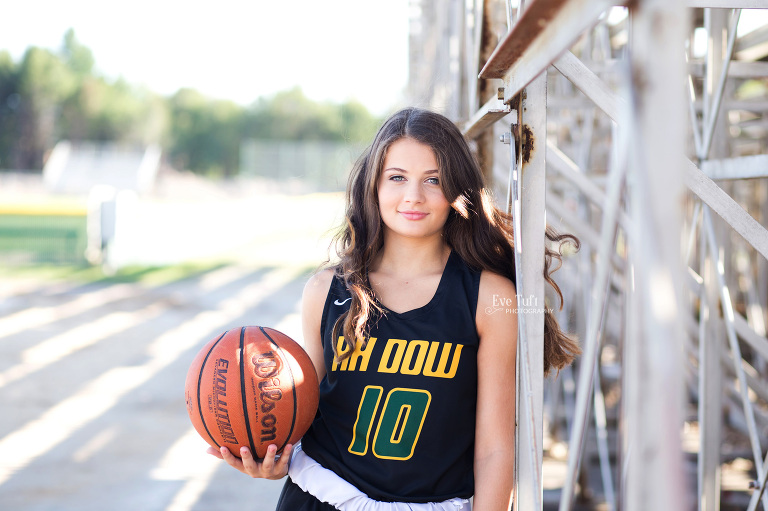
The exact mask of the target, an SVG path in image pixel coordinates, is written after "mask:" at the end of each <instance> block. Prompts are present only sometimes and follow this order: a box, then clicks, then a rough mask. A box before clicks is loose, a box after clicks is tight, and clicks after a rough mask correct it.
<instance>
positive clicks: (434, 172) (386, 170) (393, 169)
mask: <svg viewBox="0 0 768 511" xmlns="http://www.w3.org/2000/svg"><path fill="white" fill-rule="evenodd" d="M390 170H392V171H396V172H402V173H404V174H407V173H408V171H407V170H405V169H401V168H400V167H390V168H388V169H384V172H389V171H390ZM424 173H425V174H437V173H438V170H437V169H432V170H427V171H426V172H424Z"/></svg>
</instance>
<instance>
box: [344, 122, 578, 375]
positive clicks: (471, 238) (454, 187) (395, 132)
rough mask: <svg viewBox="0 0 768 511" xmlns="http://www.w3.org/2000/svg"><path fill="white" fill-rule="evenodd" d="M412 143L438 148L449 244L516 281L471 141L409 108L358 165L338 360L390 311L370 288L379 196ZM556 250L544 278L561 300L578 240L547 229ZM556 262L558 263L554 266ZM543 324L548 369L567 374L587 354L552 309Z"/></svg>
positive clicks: (504, 228) (507, 226)
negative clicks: (561, 275) (399, 144)
mask: <svg viewBox="0 0 768 511" xmlns="http://www.w3.org/2000/svg"><path fill="white" fill-rule="evenodd" d="M405 137H408V138H412V139H414V140H416V141H418V142H421V143H423V144H426V145H428V146H429V147H431V148H432V150H433V151H434V153H435V158H436V159H437V163H438V168H439V170H440V186H441V188H442V191H443V194H444V195H445V198H446V199H447V200H448V202H449V203H450V204H451V206H452V207H451V210H450V212H449V214H448V219H447V221H446V223H445V226H444V228H443V239H444V240H445V242H446V243H447V244H448V246H450V247H451V248H452V249H453V250H455V251H456V252H457V253H458V255H459V256H461V258H462V259H463V260H464V261H465V262H466V263H467V264H468V265H469V266H470V267H472V268H475V269H478V270H489V271H492V272H495V273H498V274H500V275H503V276H505V277H507V278H508V279H510V280H511V281H512V282H515V264H514V262H515V259H514V258H515V252H514V243H513V231H512V226H513V224H512V218H511V217H510V215H507V214H506V213H505V212H503V211H502V210H500V209H499V208H497V207H496V206H495V205H494V204H493V201H492V199H491V196H490V194H489V192H488V190H487V189H486V187H485V185H484V183H483V175H482V172H481V171H480V166H479V165H478V163H477V160H476V159H475V157H474V156H473V154H472V152H471V151H470V149H469V146H468V145H467V142H466V140H465V139H464V137H463V136H462V134H461V132H460V131H459V130H458V128H457V127H456V125H455V124H454V123H453V122H451V120H450V119H448V118H446V117H444V116H442V115H440V114H437V113H434V112H430V111H428V110H422V109H417V108H406V109H403V110H400V111H399V112H397V113H395V114H394V115H392V116H391V117H390V118H389V119H387V120H386V121H385V122H384V124H383V125H382V126H381V128H380V129H379V131H378V133H377V134H376V137H375V138H374V140H373V143H372V144H371V145H370V146H369V147H368V148H367V149H366V150H365V151H364V152H363V154H362V155H361V156H360V158H359V159H358V160H357V162H356V163H355V165H354V167H353V168H352V172H351V174H350V176H349V183H348V185H347V194H346V204H347V208H346V223H345V225H344V226H343V227H342V228H341V230H340V231H339V233H338V234H337V235H336V237H335V238H334V241H335V243H336V251H337V254H338V256H339V262H338V264H337V265H336V266H335V272H336V275H338V276H340V277H341V278H343V279H344V282H345V284H346V286H347V288H348V289H349V291H350V293H351V295H352V301H351V304H350V308H349V311H348V312H347V313H345V314H344V315H342V316H341V317H340V318H339V319H338V321H337V322H336V324H335V325H334V328H333V332H334V334H333V337H332V338H333V339H336V338H337V335H338V333H339V330H341V333H342V334H343V337H344V340H343V343H342V345H341V346H340V347H339V346H338V345H337V343H336V342H333V349H334V353H335V355H336V358H337V359H338V360H343V359H344V358H347V357H348V356H351V355H352V352H353V351H354V347H355V343H354V342H353V341H352V339H361V340H362V341H363V342H365V339H366V338H367V333H368V329H369V326H370V324H371V322H372V321H375V319H376V317H377V316H378V315H379V314H382V313H383V311H382V310H381V308H380V307H379V306H378V305H377V303H376V301H375V299H374V294H373V290H372V289H371V288H370V285H369V283H368V269H369V266H370V264H371V262H372V261H373V260H374V258H375V257H376V255H377V254H378V253H379V251H380V250H381V249H382V247H383V244H384V234H383V226H382V220H381V213H380V211H379V201H378V193H377V183H378V179H379V175H380V174H381V172H382V167H383V165H384V158H385V156H386V153H387V149H388V148H389V146H390V145H392V143H393V142H395V141H397V140H399V139H401V138H405ZM546 237H547V240H548V241H549V242H550V244H552V247H549V246H548V247H547V248H546V253H545V263H544V278H545V279H546V281H547V282H548V283H549V284H550V285H551V286H552V287H553V289H554V290H555V292H556V293H557V295H558V297H559V299H560V308H562V301H563V295H562V293H561V291H560V288H559V287H558V285H557V284H556V283H555V281H554V280H553V279H552V277H551V274H552V273H553V272H554V271H556V270H557V268H559V263H561V262H562V253H561V252H560V247H561V245H562V243H564V242H569V243H572V244H573V245H574V246H575V247H576V249H578V247H579V241H578V239H577V238H576V237H574V236H572V235H570V234H558V233H556V232H555V231H554V230H552V229H551V228H547V230H546ZM554 260H556V261H557V262H558V266H557V267H556V268H554V269H551V265H552V262H553V261H554ZM545 310H546V312H545V320H544V372H545V374H548V373H549V371H550V369H551V368H556V369H558V370H559V369H561V368H562V367H564V366H566V365H567V364H569V363H570V362H571V361H572V360H573V358H574V357H575V356H576V355H578V354H579V353H580V352H581V350H580V349H579V346H578V343H577V342H576V341H575V340H573V339H571V338H570V337H568V336H567V335H566V334H565V332H563V331H562V330H561V328H560V326H559V324H558V322H557V319H556V318H555V317H554V314H553V313H552V312H551V311H550V309H549V308H546V309H545Z"/></svg>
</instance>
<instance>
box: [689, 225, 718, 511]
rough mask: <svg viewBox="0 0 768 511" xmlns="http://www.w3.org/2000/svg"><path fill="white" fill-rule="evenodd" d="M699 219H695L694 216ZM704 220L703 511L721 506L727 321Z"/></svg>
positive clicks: (701, 252)
mask: <svg viewBox="0 0 768 511" xmlns="http://www.w3.org/2000/svg"><path fill="white" fill-rule="evenodd" d="M694 220H695V219H694ZM703 224H704V221H703V219H702V226H701V228H700V229H699V233H700V234H699V257H700V259H701V267H700V270H699V271H701V276H702V278H703V279H704V285H703V286H702V288H701V293H700V295H699V303H700V304H701V305H700V313H699V316H700V318H699V321H700V324H699V407H698V420H699V463H698V478H699V511H718V510H719V509H720V436H721V429H722V424H721V423H722V419H721V417H722V407H723V387H722V385H723V381H722V380H723V374H722V372H723V370H722V364H721V363H720V352H721V351H722V346H721V344H722V342H721V340H722V339H723V334H724V331H723V324H722V321H721V320H720V317H719V315H718V313H717V311H718V304H719V300H718V298H717V288H716V287H715V286H716V285H717V275H716V274H715V267H714V264H715V261H713V260H712V257H711V256H710V252H709V250H707V241H706V240H707V238H706V233H705V232H704V225H703Z"/></svg>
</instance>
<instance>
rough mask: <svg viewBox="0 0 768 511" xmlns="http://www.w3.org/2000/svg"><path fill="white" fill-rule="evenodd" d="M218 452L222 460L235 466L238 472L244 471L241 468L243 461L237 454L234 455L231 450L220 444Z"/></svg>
mask: <svg viewBox="0 0 768 511" xmlns="http://www.w3.org/2000/svg"><path fill="white" fill-rule="evenodd" d="M219 452H220V453H221V458H222V459H223V460H224V461H226V462H227V464H228V465H230V466H232V467H234V468H236V469H237V470H239V471H240V472H245V471H244V470H243V461H242V460H241V459H240V458H238V457H237V456H235V455H234V454H232V452H231V451H230V450H229V449H228V448H226V447H224V446H223V445H222V446H221V448H220V449H219Z"/></svg>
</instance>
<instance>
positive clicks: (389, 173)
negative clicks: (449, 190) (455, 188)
mask: <svg viewBox="0 0 768 511" xmlns="http://www.w3.org/2000/svg"><path fill="white" fill-rule="evenodd" d="M440 179H441V171H440V169H439V168H438V165H437V158H435V153H434V151H432V148H431V147H429V146H428V145H426V144H422V143H421V142H417V141H416V140H414V139H412V138H401V139H399V140H397V141H396V142H393V143H392V145H390V146H389V149H388V150H387V154H386V156H385V157H384V166H383V170H382V172H381V175H380V176H379V180H378V196H379V210H380V212H381V219H382V221H383V222H384V230H385V232H386V231H388V234H390V235H391V234H398V235H401V236H405V237H409V238H426V237H430V236H439V235H440V234H441V233H442V232H443V226H444V225H445V222H446V220H447V219H448V213H449V211H450V204H449V202H448V200H447V199H446V198H445V195H443V190H442V188H441V187H440Z"/></svg>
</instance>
